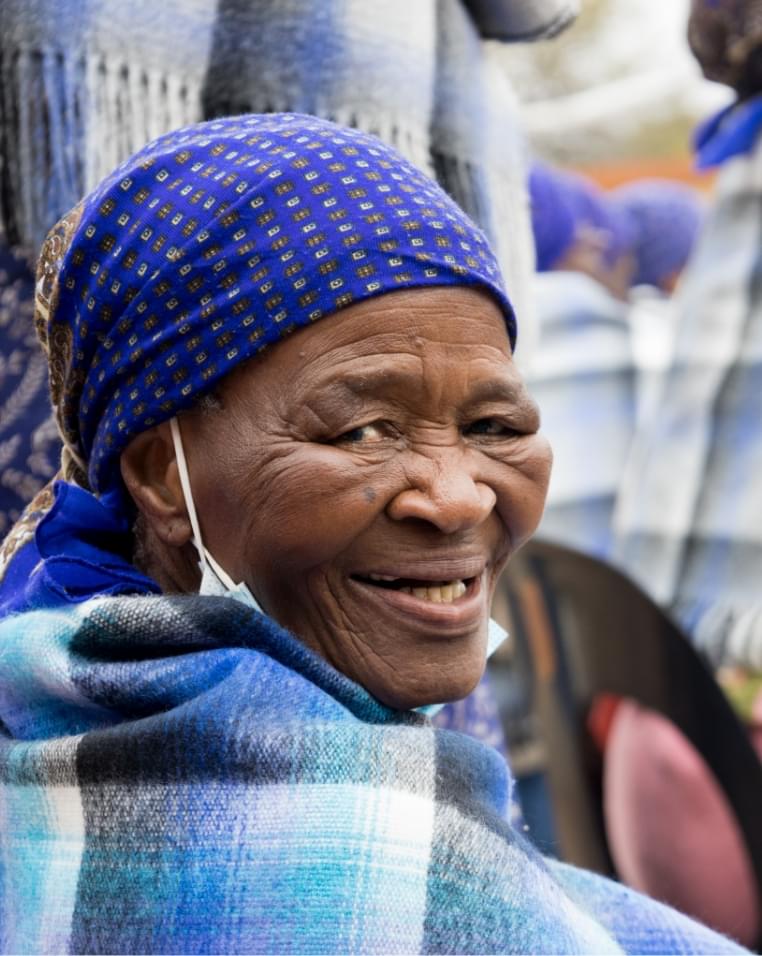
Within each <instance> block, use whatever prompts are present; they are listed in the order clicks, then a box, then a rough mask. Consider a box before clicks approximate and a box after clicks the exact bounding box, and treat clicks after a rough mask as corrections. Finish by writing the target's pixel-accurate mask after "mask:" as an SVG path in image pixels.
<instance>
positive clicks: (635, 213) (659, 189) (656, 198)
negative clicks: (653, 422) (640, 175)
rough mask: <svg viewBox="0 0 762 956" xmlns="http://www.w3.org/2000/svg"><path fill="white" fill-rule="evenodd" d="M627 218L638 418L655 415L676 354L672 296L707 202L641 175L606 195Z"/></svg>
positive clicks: (695, 193) (687, 188)
mask: <svg viewBox="0 0 762 956" xmlns="http://www.w3.org/2000/svg"><path fill="white" fill-rule="evenodd" d="M607 201H608V202H609V203H610V204H611V205H613V206H614V207H615V208H616V209H618V210H619V211H620V212H621V214H622V215H623V216H624V217H625V218H626V220H627V222H628V226H629V229H628V232H629V239H630V249H631V251H632V254H633V255H634V257H635V271H634V273H633V276H632V280H631V283H632V287H631V289H630V291H629V301H630V309H629V320H630V325H631V328H632V350H633V358H634V361H635V368H636V370H637V379H638V381H637V396H638V398H637V421H638V423H640V422H643V421H645V420H647V419H648V417H649V416H650V415H651V414H653V412H654V410H655V406H656V402H657V400H658V391H659V388H660V386H661V379H662V376H663V375H664V373H665V371H666V368H667V366H668V364H669V361H670V358H671V356H672V349H673V346H674V336H675V325H676V309H675V304H674V300H673V294H674V292H675V290H676V288H677V285H678V282H679V280H680V276H681V275H682V272H683V270H684V269H685V267H686V264H687V263H688V260H689V258H690V255H691V252H692V250H693V247H694V245H695V243H696V240H697V238H698V235H699V232H700V229H701V224H702V221H703V215H704V205H705V203H704V200H703V197H702V195H701V193H700V192H699V191H698V190H697V189H693V188H692V187H690V186H686V185H684V184H683V183H680V182H676V181H674V180H668V179H639V180H635V181H633V182H630V183H627V184H626V185H623V186H619V187H618V188H616V189H613V190H611V191H610V192H609V193H608V194H607Z"/></svg>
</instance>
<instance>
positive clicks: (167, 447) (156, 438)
mask: <svg viewBox="0 0 762 956" xmlns="http://www.w3.org/2000/svg"><path fill="white" fill-rule="evenodd" d="M119 465H120V468H121V471H122V480H123V481H124V483H125V485H126V486H127V490H128V491H129V493H130V495H131V496H132V500H133V501H134V502H135V505H136V506H137V508H138V510H139V511H140V512H141V513H142V514H143V515H144V517H145V520H146V521H147V522H148V524H149V525H150V527H151V529H152V530H153V532H154V533H155V534H156V535H157V536H158V537H159V538H160V539H161V540H162V541H163V542H164V543H165V544H168V545H171V546H173V547H175V548H179V547H182V546H183V545H185V544H187V543H188V542H189V541H190V540H191V537H192V535H193V531H192V528H191V523H190V520H189V518H188V511H187V509H186V507H185V498H184V496H183V489H182V485H181V483H180V475H179V472H178V469H177V461H176V459H175V449H174V445H173V443H172V433H171V431H170V425H169V422H162V424H161V425H156V426H154V427H153V428H149V429H148V430H147V431H144V432H141V433H140V434H139V435H137V436H136V437H135V438H133V439H132V441H131V442H130V443H129V445H128V446H127V447H126V448H125V450H124V451H123V452H122V456H121V458H120V460H119Z"/></svg>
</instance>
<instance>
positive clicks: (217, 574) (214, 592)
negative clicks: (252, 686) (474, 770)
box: [169, 418, 508, 717]
mask: <svg viewBox="0 0 762 956" xmlns="http://www.w3.org/2000/svg"><path fill="white" fill-rule="evenodd" d="M169 427H170V429H171V431H172V442H173V444H174V446H175V458H176V460H177V470H178V472H179V474H180V486H181V487H182V489H183V498H184V499H185V507H186V509H187V511H188V518H189V519H190V523H191V528H192V529H193V544H194V546H195V548H196V551H197V553H198V566H199V569H200V571H201V584H200V585H199V588H198V593H199V594H205V595H209V596H212V597H229V598H233V600H234V601H240V602H241V604H245V605H246V606H247V607H250V608H253V609H254V610H255V611H259V613H260V614H264V611H263V610H262V608H261V607H260V605H259V604H258V603H257V599H256V598H255V597H254V595H253V594H252V593H251V591H250V590H249V588H248V586H247V585H246V584H245V583H244V582H243V581H239V582H238V584H236V583H235V582H234V581H233V579H232V578H231V577H230V575H229V574H228V573H227V571H225V569H224V568H222V567H220V565H219V564H218V563H217V562H216V561H215V560H214V558H213V557H212V556H211V554H209V552H208V551H207V550H206V548H205V547H204V542H203V540H202V538H201V526H200V525H199V523H198V516H197V514H196V506H195V505H194V503H193V493H192V491H191V486H190V476H189V474H188V465H187V463H186V461H185V451H184V449H183V440H182V437H181V435H180V426H179V425H178V423H177V419H176V418H173V419H171V420H170V422H169ZM506 637H508V634H507V633H506V631H505V630H503V628H502V627H500V625H499V624H498V623H497V621H495V620H493V619H492V618H490V622H489V630H488V632H487V657H490V656H491V655H492V653H493V652H494V651H496V650H497V648H498V647H499V646H500V645H501V644H502V643H503V641H504V640H505V639H506ZM443 707H444V704H425V705H424V706H423V707H416V708H414V709H415V710H417V711H418V712H419V713H421V714H427V715H428V716H429V717H432V716H433V715H434V714H436V713H437V711H439V710H441V709H442V708H443Z"/></svg>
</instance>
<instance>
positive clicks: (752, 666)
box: [605, 0, 762, 942]
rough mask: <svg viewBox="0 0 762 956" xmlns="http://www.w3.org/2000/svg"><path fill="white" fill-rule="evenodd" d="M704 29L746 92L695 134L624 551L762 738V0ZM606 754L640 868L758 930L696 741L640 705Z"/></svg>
mask: <svg viewBox="0 0 762 956" xmlns="http://www.w3.org/2000/svg"><path fill="white" fill-rule="evenodd" d="M688 36H689V40H690V44H691V47H692V49H693V51H694V54H695V55H696V57H697V59H698V61H699V63H700V64H701V66H702V68H703V71H704V73H705V75H706V76H707V77H708V78H709V79H712V80H715V81H718V82H722V83H725V84H727V85H728V86H729V87H731V88H732V89H733V91H734V92H735V99H734V102H733V103H732V104H731V105H730V106H729V107H727V108H726V109H724V110H723V111H722V112H721V113H720V114H719V115H717V116H715V117H713V118H711V119H710V120H708V121H707V122H706V123H705V124H704V125H703V126H702V127H701V128H700V129H699V131H698V133H697V137H696V150H697V159H698V165H699V166H700V167H704V168H713V167H716V168H717V169H718V176H717V181H716V192H715V196H714V200H713V203H712V206H711V208H710V209H709V211H708V214H707V220H706V224H705V227H704V229H703V231H702V235H701V237H700V240H699V242H698V245H697V248H696V250H695V254H694V255H693V257H692V259H691V261H690V263H689V266H688V268H687V270H686V272H685V274H684V277H683V282H682V284H681V287H680V289H679V291H678V296H677V309H678V327H677V334H676V341H675V346H674V352H673V355H672V358H671V361H670V363H669V367H668V368H667V371H666V374H665V377H664V381H663V384H662V387H661V389H660V392H659V397H658V401H657V403H656V412H655V414H654V415H653V416H652V418H651V419H650V421H647V422H645V423H644V424H643V427H642V428H641V430H640V432H639V434H638V435H637V436H636V439H635V442H634V446H633V453H632V456H631V459H630V462H629V464H628V468H627V472H626V475H625V478H624V481H623V487H622V492H621V496H620V500H619V502H618V506H617V516H616V524H617V548H616V556H617V559H618V560H619V561H620V562H621V563H622V564H623V566H624V567H625V569H626V570H628V571H629V572H630V573H631V574H632V575H633V576H634V577H635V578H636V579H637V580H638V581H640V582H641V584H642V585H643V586H644V587H645V589H646V590H647V591H649V592H650V593H651V595H652V596H653V597H654V598H655V599H656V600H657V601H659V602H660V603H661V604H662V605H664V606H665V607H666V608H668V609H669V610H671V611H672V612H673V613H674V614H675V615H676V616H677V618H678V619H679V621H680V622H681V623H682V625H683V627H684V628H685V629H686V631H687V632H688V634H689V635H690V636H691V637H692V639H693V640H694V641H695V643H696V645H697V647H698V648H699V649H700V650H701V651H702V652H703V654H704V655H705V656H706V658H707V659H708V661H709V662H710V664H711V665H712V667H713V668H714V670H715V672H716V674H717V676H718V679H719V680H720V682H721V684H722V685H723V686H724V687H725V689H726V691H727V693H728V695H729V697H730V700H731V702H733V703H734V704H735V706H736V709H737V711H738V713H739V716H740V717H741V719H742V720H743V721H744V722H745V724H746V726H747V727H748V728H749V730H750V733H751V735H752V739H753V740H754V741H755V742H756V744H757V748H758V750H759V752H760V754H762V600H760V589H759V581H760V577H761V576H762V489H761V488H760V485H759V480H758V477H759V474H760V469H762V398H761V396H762V282H760V278H761V277H762V271H761V270H762V258H761V256H762V253H761V251H760V250H761V249H762V0H714V2H710V0H694V2H693V4H692V9H691V15H690V22H689V30H688ZM606 752H607V769H606V780H605V790H606V815H607V824H608V827H609V833H610V842H611V846H612V852H613V855H614V858H615V862H616V864H617V867H618V869H619V871H620V873H622V875H623V877H624V878H625V879H626V880H627V882H629V883H630V884H631V885H633V886H637V887H640V888H641V889H647V890H648V891H649V892H652V893H654V894H655V895H657V896H659V897H660V898H662V899H666V900H670V901H671V902H672V903H673V904H674V905H676V906H678V907H679V908H680V909H682V910H684V911H685V912H690V913H693V914H695V915H698V916H699V917H700V918H702V919H703V920H705V921H706V922H708V923H710V924H711V925H713V926H716V927H727V928H730V927H732V931H733V932H734V933H736V934H737V936H738V937H739V938H741V939H742V940H746V941H747V942H751V941H752V940H754V939H755V938H756V937H758V935H759V932H760V927H761V925H762V914H760V913H759V912H758V911H757V907H756V897H755V891H754V878H753V874H752V873H751V869H750V865H749V862H748V859H747V858H746V855H745V850H744V848H743V845H742V843H741V840H740V836H739V834H738V832H737V830H736V828H735V825H734V822H733V820H732V818H731V816H730V812H729V810H728V808H727V806H726V804H725V801H724V798H723V797H722V795H721V794H720V793H719V791H718V788H717V785H716V783H715V782H714V780H713V779H712V778H711V776H710V775H709V773H708V771H707V770H706V768H705V766H704V765H703V763H702V762H701V761H700V759H699V758H698V756H697V754H696V753H695V752H694V751H693V750H692V748H691V747H690V746H689V745H688V743H687V742H686V741H685V740H684V739H683V738H682V737H681V736H680V735H679V734H677V732H676V731H675V730H674V728H672V727H671V726H670V725H668V724H665V723H664V722H663V721H662V720H661V719H660V718H658V717H657V716H656V715H655V714H651V713H649V712H647V711H643V710H640V709H638V708H635V707H634V706H633V705H629V704H628V705H626V706H621V707H619V708H618V710H617V713H616V716H615V719H614V721H613V724H612V726H611V730H610V733H609V737H608V742H607V749H606Z"/></svg>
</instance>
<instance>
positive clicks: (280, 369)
mask: <svg viewBox="0 0 762 956" xmlns="http://www.w3.org/2000/svg"><path fill="white" fill-rule="evenodd" d="M219 397H220V399H221V402H222V408H221V409H219V410H215V411H212V412H206V413H196V412H194V413H191V414H189V415H186V416H183V418H182V422H181V424H182V429H183V438H184V444H185V448H186V454H187V458H188V466H189V470H190V476H191V483H192V487H193V495H194V500H195V503H196V508H197V511H198V514H199V519H200V523H201V528H202V533H203V535H204V539H205V543H206V546H207V548H208V549H209V551H210V552H211V553H212V554H213V555H214V557H215V558H216V559H217V561H218V562H219V563H220V564H221V565H222V566H223V567H224V568H225V570H226V571H227V572H228V573H229V574H230V575H231V577H232V578H233V579H234V580H236V581H239V580H243V581H245V582H246V583H247V584H248V586H249V587H250V589H251V591H252V592H253V593H254V595H255V596H256V598H257V600H258V601H259V603H260V604H261V605H262V607H263V608H264V609H265V610H266V611H267V612H268V613H269V614H270V615H271V616H272V617H274V618H275V619H276V620H277V621H278V622H279V623H281V624H282V625H284V626H285V627H287V628H289V629H290V630H291V631H292V632H293V633H294V634H296V635H298V636H299V637H300V638H301V639H302V640H303V641H304V642H305V643H306V644H307V645H308V646H310V647H311V648H313V649H314V650H315V651H317V652H318V653H319V654H320V655H322V656H323V657H324V658H326V659H327V660H328V661H329V662H330V663H331V664H333V665H334V666H335V667H336V668H337V669H338V670H340V671H342V672H343V673H344V674H346V675H348V676H349V677H350V678H352V679H353V680H355V681H357V682H358V683H360V684H362V685H363V686H364V687H365V688H367V690H368V691H370V693H372V694H373V695H375V696H376V697H377V698H378V699H379V700H381V701H382V702H383V703H385V704H387V705H389V706H392V707H398V708H409V707H414V706H419V705H422V704H426V703H432V702H439V701H443V700H453V699H457V698H460V697H463V696H465V695H466V694H468V693H469V692H470V691H471V690H472V688H473V687H474V686H475V684H476V683H477V682H478V680H479V678H480V676H481V674H482V671H483V668H484V659H485V646H486V640H487V625H488V619H489V608H490V603H491V598H492V593H493V589H494V586H495V582H496V580H497V577H498V575H499V573H500V571H501V569H502V568H503V565H504V564H505V561H506V560H507V558H508V557H509V555H510V554H511V552H512V551H514V550H515V549H516V548H517V547H518V546H519V545H520V544H521V543H522V542H523V541H524V540H525V539H526V538H527V536H528V535H530V534H531V533H532V532H533V531H534V529H535V527H536V525H537V523H538V521H539V519H540V515H541V512H542V507H543V502H544V499H545V491H546V486H547V481H548V474H549V468H550V452H549V449H548V446H547V444H546V442H545V440H544V439H543V438H542V437H540V436H538V435H537V429H538V426H539V418H538V412H537V408H536V406H535V405H534V403H533V402H532V400H531V399H530V397H529V395H528V394H527V392H526V390H525V388H524V385H523V383H522V380H521V377H520V376H519V373H518V371H517V369H516V367H515V365H514V364H513V361H512V359H511V350H510V345H509V342H508V337H507V334H506V330H505V325H504V321H503V317H502V314H501V312H500V311H499V309H498V307H497V306H496V305H495V304H494V302H493V301H492V299H491V298H489V297H488V296H487V295H486V294H484V293H481V292H477V291H474V290H469V289H465V288H452V289H450V288H438V289H431V290H428V289H427V290H423V289H416V290H406V291H400V292H396V293H392V294H387V295H383V296H380V297H379V298H377V299H371V300H368V301H366V302H363V303H360V304H358V305H355V306H351V307H349V308H347V309H345V310H343V311H341V312H339V313H337V314H336V315H334V316H332V317H330V318H328V319H324V320H321V321H320V322H319V323H317V324H316V325H315V326H311V327H309V328H306V329H303V330H301V331H299V332H297V333H296V334H294V335H293V336H291V337H290V338H288V339H286V340H284V341H282V342H281V343H279V344H278V345H277V346H276V347H275V348H273V349H272V350H270V351H268V352H267V353H265V354H264V355H263V356H262V357H261V358H259V359H257V360H255V361H254V362H252V363H249V364H248V365H246V366H244V367H243V368H241V369H240V370H238V371H237V372H235V373H233V374H232V375H231V376H230V377H229V378H228V379H227V380H226V381H225V383H224V385H223V387H222V388H221V390H220V392H219Z"/></svg>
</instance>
